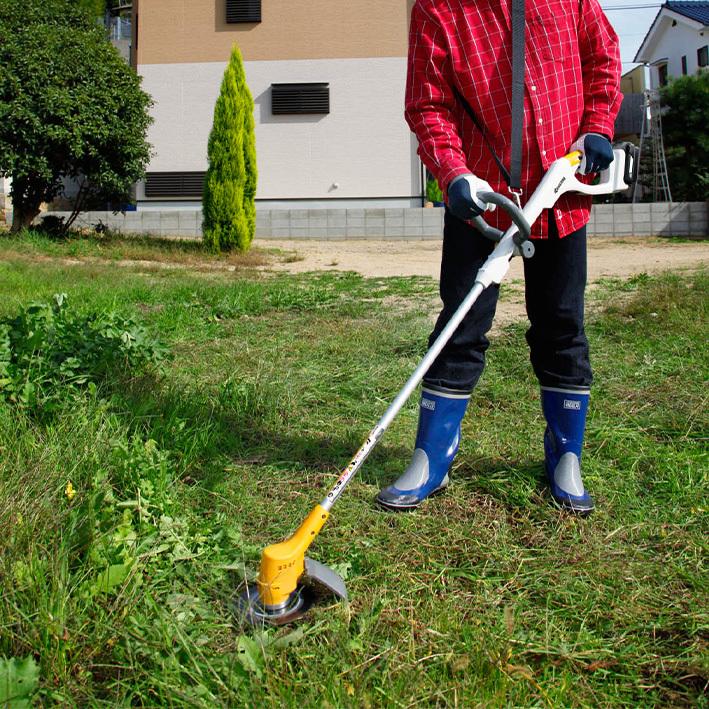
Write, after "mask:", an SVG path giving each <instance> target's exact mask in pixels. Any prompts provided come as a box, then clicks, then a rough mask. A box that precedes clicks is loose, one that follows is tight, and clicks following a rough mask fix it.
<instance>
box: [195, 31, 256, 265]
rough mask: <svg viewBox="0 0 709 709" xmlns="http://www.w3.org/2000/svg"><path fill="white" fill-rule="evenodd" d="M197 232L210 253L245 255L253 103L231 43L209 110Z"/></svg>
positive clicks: (250, 226) (251, 226) (251, 208)
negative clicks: (216, 95) (211, 120)
mask: <svg viewBox="0 0 709 709" xmlns="http://www.w3.org/2000/svg"><path fill="white" fill-rule="evenodd" d="M208 159H209V168H208V170H207V176H206V179H205V185H204V198H203V204H202V207H203V212H204V222H203V224H202V233H203V235H204V236H203V238H204V243H205V244H206V245H207V246H208V247H209V248H211V249H212V250H214V251H231V250H232V249H237V250H239V251H247V250H248V249H249V247H250V246H251V242H252V241H253V238H254V233H255V231H256V205H255V201H254V198H255V196H256V177H257V172H256V140H255V135H254V101H253V98H252V96H251V92H250V91H249V87H248V86H247V84H246V74H245V72H244V64H243V60H242V58H241V52H240V51H239V48H238V47H237V46H236V45H234V48H233V49H232V52H231V59H230V60H229V65H228V66H227V68H226V71H225V72H224V79H223V81H222V87H221V92H220V94H219V98H218V99H217V103H216V106H215V108H214V124H213V126H212V132H211V134H210V136H209V146H208Z"/></svg>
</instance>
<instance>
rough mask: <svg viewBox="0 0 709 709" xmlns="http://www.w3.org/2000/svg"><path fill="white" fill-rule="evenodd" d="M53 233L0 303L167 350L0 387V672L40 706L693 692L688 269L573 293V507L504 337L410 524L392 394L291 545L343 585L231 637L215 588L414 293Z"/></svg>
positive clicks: (228, 591) (694, 511)
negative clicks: (116, 323)
mask: <svg viewBox="0 0 709 709" xmlns="http://www.w3.org/2000/svg"><path fill="white" fill-rule="evenodd" d="M1 242H2V240H0V243H1ZM3 248H4V249H5V251H2V249H3ZM51 248H52V249H54V248H56V249H57V250H56V252H53V253H52V254H47V251H48V250H49V249H50V246H48V245H47V244H46V243H42V245H41V249H40V251H41V252H42V253H44V254H45V255H49V256H51V257H52V258H50V259H45V260H39V261H36V262H33V260H32V258H31V255H32V251H31V246H28V247H27V251H26V252H25V256H22V251H23V249H24V242H23V241H22V240H21V239H20V240H17V241H16V242H15V247H13V249H10V248H9V247H3V246H0V261H1V262H0V296H1V297H0V317H4V316H7V315H13V314H15V313H16V312H17V311H18V310H19V309H20V308H21V307H23V306H24V305H26V304H27V303H28V302H30V301H33V300H48V299H50V298H51V296H52V294H53V293H56V292H66V293H68V295H69V298H70V303H71V304H72V306H73V307H75V308H76V309H78V310H81V311H86V312H88V311H92V310H98V309H108V308H110V309H113V310H117V311H118V312H120V313H123V314H126V315H132V316H137V317H139V318H140V320H141V321H142V322H143V323H145V324H146V326H147V327H148V329H149V330H150V331H151V332H152V333H154V334H155V335H156V336H159V337H160V338H161V339H162V340H163V341H164V342H166V344H167V345H168V347H169V349H170V350H171V352H172V355H173V357H172V359H171V360H170V362H169V363H168V365H167V367H166V370H165V372H164V374H163V376H162V377H160V378H157V379H156V378H154V377H142V378H138V379H130V378H128V379H126V377H125V376H123V375H122V376H117V377H116V379H115V381H114V382H108V383H106V385H104V386H102V387H99V388H98V390H96V391H95V392H93V393H90V392H86V393H85V395H83V396H81V397H80V398H79V399H78V400H70V399H68V398H67V402H66V406H65V408H63V409H60V410H59V411H58V412H56V413H55V414H53V416H52V417H50V418H49V419H47V420H42V421H38V420H37V419H35V418H31V417H28V416H27V415H25V414H24V413H22V412H20V411H17V410H15V409H13V408H11V407H10V406H9V405H6V404H0V687H1V686H2V674H1V673H2V672H3V667H4V666H5V667H6V666H7V663H5V665H3V659H2V658H3V656H4V658H5V659H6V660H7V659H9V658H17V659H18V660H20V659H24V658H26V657H27V656H29V655H31V656H32V657H33V658H34V660H35V661H36V662H37V664H38V666H39V685H38V689H37V693H36V695H35V699H36V701H37V702H39V703H42V704H48V705H52V704H67V705H74V704H80V705H89V706H111V707H114V706H133V705H138V706H155V705H168V706H199V707H213V706H258V705H266V706H274V707H281V706H286V707H303V706H307V707H310V706H331V707H341V706H352V707H361V706H365V707H367V706H371V707H374V706H401V707H406V706H413V705H421V706H448V705H450V706H466V707H468V706H525V707H526V706H539V707H552V706H553V707H556V706H588V707H599V706H600V707H602V706H697V705H699V706H707V702H706V699H705V692H706V683H707V678H708V669H709V668H708V667H707V665H708V662H707V605H706V588H707V574H706V568H705V563H706V562H705V560H706V552H707V542H706V538H707V537H706V533H707V523H706V513H707V470H708V469H709V460H708V459H707V436H708V430H709V422H708V420H707V419H708V417H707V409H708V407H707V390H706V382H707V378H708V375H709V361H708V360H709V355H708V353H707V348H706V342H707V325H706V323H707V302H708V298H707V296H708V291H709V278H708V276H707V274H706V273H702V272H699V273H696V274H692V275H690V276H685V277H683V278H679V277H676V276H673V275H672V274H665V275H662V276H659V277H647V276H642V277H636V278H635V279H633V280H631V281H625V282H620V281H608V282H606V283H604V284H603V285H602V286H601V287H599V288H598V289H596V290H595V291H594V296H593V297H594V299H595V300H596V303H595V304H594V305H595V307H594V308H593V309H592V310H593V313H594V315H593V317H592V320H591V322H590V323H589V327H588V330H589V336H590V339H591V343H592V348H593V363H594V367H595V373H596V383H595V386H594V391H593V400H592V408H591V411H590V419H589V426H588V436H587V445H586V448H585V452H584V471H585V481H586V483H587V487H589V488H590V490H591V491H592V492H593V494H594V496H595V497H596V500H597V503H598V511H597V512H596V514H594V515H593V516H592V517H590V518H589V519H587V520H577V519H573V518H570V517H568V516H565V515H564V514H563V513H561V512H560V511H559V510H557V509H556V508H554V507H553V506H552V505H551V504H550V500H549V496H548V494H547V493H546V491H545V489H544V485H543V483H542V466H541V454H542V452H541V435H542V431H543V421H542V418H541V414H540V410H539V403H538V393H537V386H536V383H535V381H534V378H533V375H532V374H531V371H530V367H529V364H528V354H527V351H526V347H525V345H524V338H523V332H524V327H523V326H522V325H521V324H520V325H515V326H511V327H509V328H506V329H505V330H504V331H503V332H502V333H501V334H499V335H498V336H497V337H496V338H495V341H494V342H493V347H492V348H491V350H490V352H489V366H488V368H487V370H486V372H485V374H484V376H483V379H482V381H481V383H480V386H479V388H478V390H477V392H476V394H475V396H474V400H473V403H472V404H471V407H470V410H469V413H468V415H467V417H466V420H465V422H464V440H463V444H462V447H461V452H460V454H459V456H458V458H457V459H456V462H455V464H454V469H453V472H452V479H453V486H452V488H451V490H450V492H449V493H448V494H446V495H443V496H439V497H437V498H435V499H433V500H431V501H430V503H429V504H427V505H426V506H425V507H424V508H422V509H421V510H419V511H418V512H417V513H415V514H411V515H406V514H404V515H390V514H386V513H383V512H381V511H379V510H377V509H376V508H375V507H374V505H373V504H372V501H373V497H374V495H375V493H376V491H377V490H378V489H379V487H380V486H381V485H383V484H385V483H386V482H388V481H390V480H391V479H392V478H393V477H395V476H396V475H397V474H398V473H400V472H401V471H402V470H403V468H404V467H405V465H406V463H407V462H408V461H407V457H408V455H409V453H410V447H411V443H412V439H413V435H414V428H415V424H416V405H415V402H410V403H409V404H408V405H407V406H406V408H405V409H404V411H402V413H401V415H400V416H399V418H398V419H397V420H396V421H395V422H394V424H393V425H392V427H391V429H390V430H389V431H388V432H387V434H386V436H385V438H384V440H383V441H382V442H381V443H380V445H379V447H378V448H377V449H376V450H375V451H374V453H373V454H372V456H371V458H370V459H369V460H368V462H367V463H366V464H365V467H364V468H363V470H362V471H361V473H360V475H359V477H358V478H356V479H355V480H354V482H353V483H352V485H351V487H350V488H349V489H348V491H347V493H346V494H345V495H344V496H343V498H342V499H341V501H340V502H339V503H338V505H337V506H336V507H335V509H334V510H333V515H332V518H331V520H330V521H329V522H328V524H327V526H326V527H325V529H324V530H323V531H322V533H321V535H320V537H319V538H318V540H317V542H316V543H315V545H314V547H313V548H312V549H311V552H310V553H311V555H312V556H314V557H315V558H317V559H320V560H322V561H324V562H325V563H328V564H331V565H333V566H334V567H336V568H338V569H339V570H340V571H341V572H342V573H343V575H345V576H346V577H347V584H348V588H349V593H350V596H351V602H350V604H349V605H344V604H336V603H330V604H325V605H322V606H319V607H316V608H315V609H314V610H313V611H312V613H311V615H310V616H309V618H308V619H307V621H305V622H302V623H301V624H300V625H299V626H297V627H296V628H286V629H281V630H268V631H266V632H265V633H254V632H253V631H252V630H250V629H248V628H245V627H243V626H242V625H241V624H240V622H239V621H238V619H236V618H235V617H234V616H233V614H232V612H231V610H230V609H231V602H232V600H233V598H234V596H235V594H236V593H237V591H238V590H239V589H240V586H241V584H243V579H244V577H245V576H246V577H250V576H252V575H253V574H254V572H255V571H256V569H257V565H258V560H259V556H260V551H261V549H262V548H263V546H264V545H266V544H268V543H271V542H273V541H277V540H279V539H281V538H283V537H285V536H287V535H289V534H290V533H291V532H292V531H293V530H294V528H295V527H296V526H297V524H298V523H299V521H300V520H301V519H302V518H303V517H304V516H305V514H307V512H308V511H309V510H310V508H311V507H312V506H313V505H314V504H315V503H316V502H318V501H320V500H321V498H322V496H323V495H324V493H325V492H326V491H327V489H328V487H329V486H330V485H331V484H332V483H333V482H334V480H335V479H336V477H337V475H338V473H339V468H340V467H342V466H344V465H345V464H346V463H347V462H348V461H349V459H350V457H351V455H352V454H353V453H354V451H355V450H356V449H357V447H358V446H359V445H360V443H361V442H362V439H363V438H364V437H365V436H366V434H367V433H368V431H369V429H370V428H371V427H372V425H373V424H374V423H375V422H376V420H377V418H378V417H379V416H380V415H381V414H382V413H383V411H384V410H385V408H386V406H387V405H388V403H389V401H390V400H391V399H392V398H393V396H394V395H395V394H396V392H397V391H398V389H399V387H400V386H401V385H402V384H403V382H404V380H405V378H406V377H407V376H408V374H409V373H410V371H411V370H412V369H413V367H414V366H415V365H416V363H417V361H418V359H419V358H420V356H421V355H422V354H423V346H424V340H425V336H426V334H427V332H428V329H429V326H430V318H431V315H432V314H433V308H435V306H432V303H433V302H434V301H433V297H434V296H435V291H436V284H435V283H434V282H433V281H431V280H429V279H419V278H392V279H364V278H361V277H359V276H357V275H355V274H330V273H328V274H306V275H303V276H285V275H264V274H259V273H256V272H253V271H250V270H241V271H237V272H235V273H225V272H203V273H198V272H191V271H185V270H179V271H176V270H165V269H159V268H154V269H153V268H150V267H146V266H141V267H138V266H136V267H132V268H131V267H123V268H120V269H118V268H116V267H115V266H114V265H112V263H111V262H110V259H109V260H102V261H93V260H92V261H84V262H83V263H80V264H66V263H64V262H63V261H61V260H57V259H61V258H62V257H64V256H66V248H73V247H71V245H69V246H67V247H66V248H65V250H64V251H62V248H63V247H62V246H61V245H53V246H51ZM86 248H87V249H89V250H91V249H94V248H96V247H95V245H92V244H90V243H89V244H88V245H87V246H86ZM145 248H149V245H146V246H145ZM160 248H162V247H158V252H159V249H160ZM27 253H29V254H30V257H28V256H27ZM88 255H91V254H90V253H89V254H88ZM156 258H158V259H159V257H156ZM247 266H248V264H247ZM122 374H124V373H122ZM69 481H71V483H72V486H73V488H74V489H75V491H76V495H75V496H73V497H72V495H71V492H70V493H69V494H67V484H68V482H69ZM70 498H71V499H70ZM0 696H1V695H0Z"/></svg>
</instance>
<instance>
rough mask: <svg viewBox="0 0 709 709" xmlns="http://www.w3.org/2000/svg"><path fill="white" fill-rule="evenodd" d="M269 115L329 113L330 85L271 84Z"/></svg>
mask: <svg viewBox="0 0 709 709" xmlns="http://www.w3.org/2000/svg"><path fill="white" fill-rule="evenodd" d="M271 113H272V114H273V115H274V116H278V115H283V114H288V113H322V114H324V113H330V84H324V83H316V84H271Z"/></svg>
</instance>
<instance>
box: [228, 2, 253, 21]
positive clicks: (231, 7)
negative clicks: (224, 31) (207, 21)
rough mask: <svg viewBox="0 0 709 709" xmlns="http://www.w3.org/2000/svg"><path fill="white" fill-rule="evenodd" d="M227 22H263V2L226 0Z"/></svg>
mask: <svg viewBox="0 0 709 709" xmlns="http://www.w3.org/2000/svg"><path fill="white" fill-rule="evenodd" d="M226 21H227V22H228V23H230V24H235V23H237V22H261V0H226Z"/></svg>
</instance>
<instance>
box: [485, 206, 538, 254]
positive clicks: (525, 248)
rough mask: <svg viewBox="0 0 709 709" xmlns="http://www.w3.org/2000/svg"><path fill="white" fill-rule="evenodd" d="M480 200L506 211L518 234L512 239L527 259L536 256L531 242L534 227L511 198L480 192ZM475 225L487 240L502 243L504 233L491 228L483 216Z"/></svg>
mask: <svg viewBox="0 0 709 709" xmlns="http://www.w3.org/2000/svg"><path fill="white" fill-rule="evenodd" d="M477 196H478V198H479V199H480V200H481V201H483V202H490V203H492V204H495V205H497V206H498V207H501V208H502V209H504V210H505V211H506V212H507V213H508V214H509V215H510V217H511V218H512V221H513V222H514V224H515V226H516V227H517V233H516V234H515V235H514V236H513V237H512V239H513V241H514V242H515V244H516V246H517V247H518V248H519V250H520V251H521V252H522V255H523V256H525V257H526V258H529V257H530V256H533V255H534V245H533V244H532V242H531V241H530V240H529V237H530V235H531V233H532V227H531V225H530V223H529V222H528V221H527V218H526V217H525V216H524V212H522V210H521V209H520V208H519V207H518V206H517V205H516V204H515V203H514V202H513V201H512V200H511V199H510V198H509V197H505V195H503V194H499V193H498V192H478V194H477ZM473 225H474V226H475V228H476V229H478V231H480V233H481V234H482V235H483V236H484V237H485V238H487V239H490V240H491V241H500V239H502V235H503V232H502V231H500V229H495V227H493V226H490V225H489V224H488V223H487V222H486V221H485V220H484V219H483V218H482V217H481V216H479V217H475V219H473Z"/></svg>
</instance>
